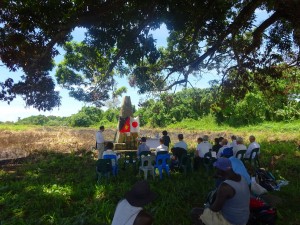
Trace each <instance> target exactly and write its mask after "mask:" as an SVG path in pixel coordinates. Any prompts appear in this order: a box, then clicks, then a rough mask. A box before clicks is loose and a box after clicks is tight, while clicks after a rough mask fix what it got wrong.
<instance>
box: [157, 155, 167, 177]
mask: <svg viewBox="0 0 300 225" xmlns="http://www.w3.org/2000/svg"><path fill="white" fill-rule="evenodd" d="M169 161H170V154H162V155H158V156H156V160H155V165H154V169H156V168H157V169H158V171H159V176H160V179H162V172H163V170H165V172H166V173H167V174H168V176H170V168H169Z"/></svg>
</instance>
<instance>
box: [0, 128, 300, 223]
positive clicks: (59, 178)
mask: <svg viewBox="0 0 300 225" xmlns="http://www.w3.org/2000/svg"><path fill="white" fill-rule="evenodd" d="M60 129H61V130H59V128H57V129H56V128H55V129H54V128H32V129H29V130H27V129H25V130H22V129H21V130H13V129H1V130H0V138H1V140H4V139H3V137H4V136H5V135H6V136H5V137H6V138H5V140H7V139H8V140H7V141H4V142H5V143H6V145H5V146H6V149H9V146H10V145H12V144H13V143H14V140H15V137H16V136H17V137H22V138H23V139H22V140H21V141H20V142H18V144H19V147H20V148H21V147H22V143H23V144H27V145H29V146H31V148H35V149H34V150H31V149H30V147H28V151H29V154H28V155H27V157H26V158H25V159H23V160H20V161H19V162H17V161H12V163H11V164H6V165H2V166H1V169H0V221H1V222H0V224H1V225H12V224H14V225H19V224H32V225H35V224H43V225H45V224H46V225H47V224H57V225H58V224H59V225H60V224H61V225H62V224H64V225H71V224H72V225H73V224H91V225H94V224H95V225H96V224H97V225H99V224H110V223H111V220H112V217H113V213H114V209H115V206H116V204H117V202H118V201H119V200H120V199H121V198H122V197H123V195H124V193H125V192H126V191H127V190H129V189H130V187H131V186H132V184H134V182H135V181H137V180H141V179H143V178H142V176H141V175H139V174H138V173H137V171H135V170H133V169H132V168H128V169H126V170H120V172H119V175H118V176H117V177H111V178H110V179H107V180H103V181H101V182H100V183H97V182H96V174H95V164H96V160H95V159H94V157H93V154H92V153H91V152H90V151H89V149H90V148H89V147H90V145H93V142H94V140H93V138H94V130H93V129H83V130H81V129H80V130H78V129H77V130H74V129H69V128H64V129H62V128H60ZM173 129H174V128H172V127H169V128H168V130H170V134H171V139H172V141H173V142H175V141H176V134H177V133H179V131H180V132H182V133H184V134H185V136H186V137H187V141H188V143H189V145H190V146H195V145H196V143H195V138H196V137H198V136H201V135H202V134H204V133H208V134H209V135H210V136H211V138H212V137H213V136H218V135H223V136H229V135H230V134H232V133H235V134H237V135H241V136H243V137H245V138H246V137H247V136H248V135H249V134H252V133H253V134H255V135H257V136H258V137H259V139H258V140H259V142H260V144H261V150H262V157H261V164H262V166H263V167H266V168H268V167H269V163H270V159H271V156H272V155H279V154H285V156H284V157H283V158H282V159H281V160H279V161H277V163H276V164H275V166H274V168H273V167H272V168H270V169H272V170H271V171H272V173H273V174H274V175H275V176H276V178H278V179H279V178H280V177H284V178H285V179H287V180H288V181H289V185H287V186H284V187H282V188H281V190H280V191H276V192H271V193H270V194H269V195H270V196H273V198H272V199H275V200H276V201H275V200H274V202H272V203H274V204H275V205H276V208H277V209H278V220H277V224H278V225H286V224H289V225H299V224H300V214H299V213H300V208H299V205H300V191H299V190H300V158H299V157H300V152H299V150H298V140H299V132H298V131H295V130H293V131H292V130H290V132H279V131H272V130H271V129H266V128H262V127H260V128H256V129H252V130H250V132H247V129H246V128H241V129H238V130H230V128H228V129H227V130H225V129H224V130H217V131H208V130H201V131H200V130H193V129H187V130H185V129H183V128H182V129H177V130H173ZM144 132H145V133H146V131H144ZM151 132H152V133H151V134H155V133H156V132H159V130H151ZM110 133H111V134H110ZM113 133H114V132H112V131H111V132H110V131H108V132H107V135H108V136H109V135H113ZM84 134H85V135H84ZM272 134H273V135H272ZM26 135H29V136H26ZM11 136H12V137H11ZM46 140H47V142H46ZM74 140H75V141H76V142H77V143H82V145H81V144H77V147H76V145H74V146H71V147H69V148H70V149H68V147H67V146H70V143H73V142H74ZM84 140H85V141H84ZM38 141H42V142H46V143H49V144H44V145H43V146H42V147H41V146H40V147H41V148H39V147H37V146H39V145H35V142H38ZM2 142H3V141H2ZM50 143H51V145H50ZM16 146H18V145H14V147H15V148H14V149H17V147H16ZM49 146H51V147H49ZM78 146H79V147H78ZM85 146H86V147H85ZM43 148H44V149H43ZM0 149H3V147H1V146H0ZM192 149H193V148H192V147H191V148H190V150H192ZM121 164H122V162H121ZM212 173H213V171H212V170H211V171H210V173H209V174H207V173H206V171H205V169H204V168H202V169H201V170H200V171H197V172H192V173H189V174H188V175H187V176H185V175H184V174H182V173H179V172H176V173H172V174H171V177H170V178H164V179H163V180H159V178H158V177H157V178H156V179H154V180H152V179H149V183H150V185H151V187H152V188H153V189H154V191H155V192H157V193H158V196H159V197H158V198H157V199H156V200H155V201H154V202H153V203H151V204H150V205H149V206H147V209H148V210H149V211H150V212H151V213H152V214H153V215H154V217H155V225H175V224H176V225H187V224H191V220H190V210H191V209H192V208H193V207H196V206H199V207H201V206H202V205H203V203H204V201H205V197H206V194H207V192H208V191H209V190H211V189H212V188H213V186H214V180H213V179H212V176H211V175H212Z"/></svg>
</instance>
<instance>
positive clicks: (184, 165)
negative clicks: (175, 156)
mask: <svg viewBox="0 0 300 225" xmlns="http://www.w3.org/2000/svg"><path fill="white" fill-rule="evenodd" d="M180 168H181V169H183V172H184V174H185V175H186V174H187V172H191V171H193V166H192V160H191V156H190V155H188V154H186V155H183V156H182V157H181V162H180Z"/></svg>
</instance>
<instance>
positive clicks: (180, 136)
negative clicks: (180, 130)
mask: <svg viewBox="0 0 300 225" xmlns="http://www.w3.org/2000/svg"><path fill="white" fill-rule="evenodd" d="M174 148H183V149H185V150H187V149H188V146H187V144H186V143H185V142H184V141H183V134H178V142H177V143H175V145H174Z"/></svg>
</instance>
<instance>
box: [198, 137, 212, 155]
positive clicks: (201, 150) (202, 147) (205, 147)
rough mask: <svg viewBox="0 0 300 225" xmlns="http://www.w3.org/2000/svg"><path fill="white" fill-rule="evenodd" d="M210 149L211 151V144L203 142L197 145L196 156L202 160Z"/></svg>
mask: <svg viewBox="0 0 300 225" xmlns="http://www.w3.org/2000/svg"><path fill="white" fill-rule="evenodd" d="M210 149H212V145H211V143H209V142H208V141H203V142H201V143H200V144H198V145H197V148H196V151H197V153H198V156H200V158H203V157H204V155H205V153H207V152H209V150H210Z"/></svg>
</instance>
